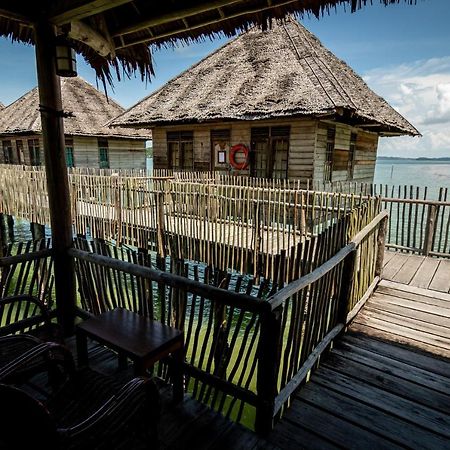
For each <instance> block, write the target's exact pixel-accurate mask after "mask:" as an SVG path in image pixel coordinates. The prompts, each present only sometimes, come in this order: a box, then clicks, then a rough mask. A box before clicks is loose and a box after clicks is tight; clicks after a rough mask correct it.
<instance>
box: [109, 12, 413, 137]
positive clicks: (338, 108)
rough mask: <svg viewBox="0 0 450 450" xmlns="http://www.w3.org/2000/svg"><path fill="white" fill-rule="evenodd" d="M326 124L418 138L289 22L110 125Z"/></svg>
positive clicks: (225, 53) (253, 35)
mask: <svg viewBox="0 0 450 450" xmlns="http://www.w3.org/2000/svg"><path fill="white" fill-rule="evenodd" d="M292 116H315V117H322V118H323V117H330V118H336V119H337V120H341V121H346V122H348V123H350V124H354V125H358V126H360V127H362V128H364V127H367V128H368V129H371V130H373V131H377V132H381V133H392V134H409V135H418V134H419V132H418V131H417V130H416V129H415V128H414V127H413V126H412V125H411V124H410V123H409V122H408V121H407V120H406V119H405V118H403V117H402V116H401V115H400V114H399V113H398V112H397V111H395V110H394V109H393V108H392V107H391V106H390V105H389V104H388V103H387V102H386V101H385V100H383V99H382V98H381V97H379V96H378V95H376V94H375V93H374V92H373V91H372V90H371V89H369V87H368V86H367V85H366V83H365V82H364V81H363V80H362V79H361V78H360V77H359V76H358V75H357V74H356V73H355V72H354V71H353V70H352V69H351V68H350V67H349V66H348V65H347V64H345V63H344V62H343V61H341V60H340V59H338V58H337V57H336V56H334V55H333V54H332V53H331V52H330V51H328V50H327V49H326V48H325V47H323V46H322V44H321V43H320V41H319V40H318V39H317V38H316V37H315V36H314V35H312V34H311V33H310V32H309V31H307V30H306V29H305V28H304V27H303V26H302V25H300V24H299V23H298V22H297V21H296V20H295V19H294V18H292V19H288V20H286V21H285V23H283V24H279V25H274V26H273V27H272V29H271V30H267V31H266V32H262V33H261V31H259V30H257V29H252V30H250V31H249V32H247V33H244V34H242V35H241V36H239V37H238V38H236V39H234V40H233V41H231V42H230V43H228V44H226V45H225V46H223V47H222V48H220V49H219V50H217V51H216V52H215V53H213V54H211V55H209V56H208V57H206V58H205V59H203V60H202V61H200V62H199V63H198V64H196V65H194V66H193V67H191V68H190V69H189V70H187V71H186V72H184V73H182V74H181V75H179V76H178V77H176V78H174V79H173V80H171V81H169V82H168V83H167V84H166V85H165V86H163V87H162V88H161V89H159V90H158V91H156V92H155V93H153V94H152V95H150V96H149V97H147V98H146V99H144V100H143V101H141V102H140V103H138V104H137V105H136V106H134V107H132V108H131V109H130V110H128V111H127V112H125V113H124V114H123V115H122V116H120V117H118V118H117V119H115V120H114V121H113V125H122V126H152V125H157V124H176V123H198V122H207V121H225V120H260V119H269V118H275V117H292Z"/></svg>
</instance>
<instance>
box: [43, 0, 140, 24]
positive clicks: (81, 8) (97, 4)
mask: <svg viewBox="0 0 450 450" xmlns="http://www.w3.org/2000/svg"><path fill="white" fill-rule="evenodd" d="M131 1H132V0H90V1H86V0H81V1H77V2H72V5H71V6H70V8H68V9H61V8H55V10H54V11H52V12H50V14H49V17H50V22H52V23H53V24H55V25H64V24H66V23H70V22H72V21H74V20H81V19H84V18H85V17H90V16H93V15H95V14H100V13H102V12H105V11H108V10H110V9H114V8H117V7H118V6H121V5H124V4H126V3H130V2H131Z"/></svg>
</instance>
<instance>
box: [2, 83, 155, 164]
mask: <svg viewBox="0 0 450 450" xmlns="http://www.w3.org/2000/svg"><path fill="white" fill-rule="evenodd" d="M61 93H62V101H63V107H64V111H65V112H66V113H67V116H66V117H65V119H64V129H65V133H64V137H65V153H66V163H67V166H68V167H98V168H111V169H134V168H136V169H145V167H146V156H145V141H146V140H147V139H150V138H151V133H150V132H149V131H148V130H147V131H143V130H130V129H126V128H110V127H108V125H107V124H108V122H109V121H110V120H111V119H113V118H114V117H116V116H117V115H118V114H120V113H122V112H123V111H124V109H123V108H122V107H121V106H120V105H118V104H117V103H116V102H114V101H113V100H112V99H110V98H109V99H108V98H107V97H106V95H105V94H103V93H102V92H100V91H98V90H97V89H95V88H94V86H92V85H90V84H89V83H87V82H86V81H85V80H83V79H82V78H80V77H76V78H63V79H62V82H61ZM0 141H1V152H0V162H2V163H6V164H25V165H33V166H40V165H41V164H43V163H44V158H43V140H42V126H41V120H40V111H39V92H38V88H37V87H36V88H34V89H32V90H31V91H29V92H27V93H26V94H25V95H23V96H22V97H20V98H19V99H18V100H16V101H15V102H13V103H12V104H11V105H9V106H8V107H6V108H4V109H3V110H2V111H1V112H0Z"/></svg>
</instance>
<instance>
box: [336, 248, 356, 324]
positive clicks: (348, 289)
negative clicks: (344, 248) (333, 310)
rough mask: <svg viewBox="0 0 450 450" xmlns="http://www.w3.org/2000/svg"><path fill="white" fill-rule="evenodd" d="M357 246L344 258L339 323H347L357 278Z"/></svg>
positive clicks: (339, 301)
mask: <svg viewBox="0 0 450 450" xmlns="http://www.w3.org/2000/svg"><path fill="white" fill-rule="evenodd" d="M357 253H358V252H357V248H355V249H354V250H353V251H351V252H350V253H349V254H348V255H347V256H346V257H345V259H344V267H343V268H342V279H341V290H340V293H339V300H338V305H339V307H338V323H343V324H344V325H345V324H346V323H347V314H348V313H349V311H350V309H351V308H350V296H351V294H352V288H353V283H354V279H355V265H356V257H357Z"/></svg>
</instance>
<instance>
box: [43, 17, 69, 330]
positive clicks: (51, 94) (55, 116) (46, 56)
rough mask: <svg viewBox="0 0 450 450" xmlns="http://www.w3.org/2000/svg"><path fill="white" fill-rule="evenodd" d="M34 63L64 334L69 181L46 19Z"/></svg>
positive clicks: (51, 32) (52, 35)
mask: <svg viewBox="0 0 450 450" xmlns="http://www.w3.org/2000/svg"><path fill="white" fill-rule="evenodd" d="M34 31H35V33H34V35H35V44H36V65H37V78H38V87H39V103H40V105H41V123H42V139H43V143H44V155H45V172H46V175H47V192H48V203H49V209H50V220H51V228H52V240H53V252H54V253H53V255H54V262H55V265H54V267H55V289H56V306H57V315H58V320H59V323H60V324H61V327H62V329H63V332H64V334H65V335H71V334H73V331H74V321H75V305H76V293H75V273H74V265H73V260H72V258H71V257H70V256H69V254H68V250H69V248H70V247H71V246H72V239H73V236H72V218H71V212H70V195H69V182H68V177H67V167H66V155H65V150H64V127H63V118H62V102H61V86H60V81H59V77H58V76H57V75H56V61H55V59H56V58H55V45H54V43H55V37H56V32H55V27H54V26H53V25H51V24H50V23H48V22H45V21H42V22H38V23H36V24H35V26H34Z"/></svg>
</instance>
